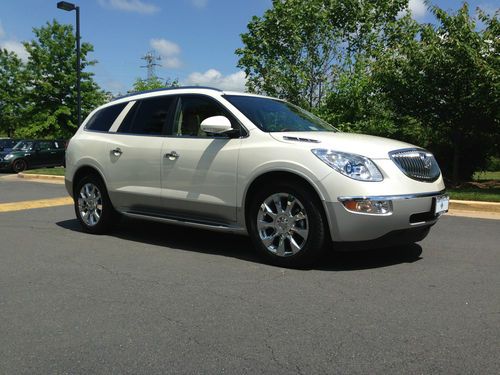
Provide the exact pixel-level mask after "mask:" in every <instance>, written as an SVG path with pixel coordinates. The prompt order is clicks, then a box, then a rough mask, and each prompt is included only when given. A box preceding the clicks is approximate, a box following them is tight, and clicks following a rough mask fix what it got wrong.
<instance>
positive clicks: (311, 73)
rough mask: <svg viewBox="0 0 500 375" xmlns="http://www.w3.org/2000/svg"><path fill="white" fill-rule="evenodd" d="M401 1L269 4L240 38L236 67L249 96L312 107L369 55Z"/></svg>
mask: <svg viewBox="0 0 500 375" xmlns="http://www.w3.org/2000/svg"><path fill="white" fill-rule="evenodd" d="M406 5H407V0H390V1H389V0H375V1H368V0H361V1H360V0H273V6H272V8H271V9H269V10H267V11H266V12H265V13H264V15H263V17H253V18H252V20H251V21H250V23H249V24H248V32H247V33H245V34H242V35H241V38H242V41H243V44H244V47H243V48H240V49H237V50H236V54H237V55H238V56H239V57H240V59H239V62H238V67H240V68H243V69H244V70H245V73H246V75H247V78H248V80H247V88H248V90H249V91H250V92H257V93H265V94H268V95H272V96H278V97H281V98H284V99H287V100H288V101H291V102H292V103H295V104H298V105H302V106H305V107H308V108H317V107H319V105H320V104H321V103H322V100H323V97H324V94H325V93H328V92H330V91H331V90H332V89H333V88H334V87H336V85H337V81H338V79H339V77H340V76H341V75H342V73H344V72H346V71H350V69H351V68H352V67H353V66H354V63H355V62H356V60H357V58H358V56H361V55H370V54H371V51H372V49H374V48H375V46H376V45H377V44H379V43H380V42H381V40H382V39H383V37H384V30H385V29H386V28H387V27H389V26H390V24H392V23H393V22H395V20H396V19H397V14H398V12H399V11H401V10H402V9H403V8H404V7H405V6H406Z"/></svg>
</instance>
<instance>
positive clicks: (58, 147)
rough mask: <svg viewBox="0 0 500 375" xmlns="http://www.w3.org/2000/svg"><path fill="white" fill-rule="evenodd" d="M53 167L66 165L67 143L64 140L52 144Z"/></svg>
mask: <svg viewBox="0 0 500 375" xmlns="http://www.w3.org/2000/svg"><path fill="white" fill-rule="evenodd" d="M52 151H53V154H52V156H53V157H52V165H53V166H57V165H63V164H64V155H65V153H66V150H65V142H64V141H62V140H57V141H53V142H52Z"/></svg>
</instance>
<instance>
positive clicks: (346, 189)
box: [66, 88, 444, 241]
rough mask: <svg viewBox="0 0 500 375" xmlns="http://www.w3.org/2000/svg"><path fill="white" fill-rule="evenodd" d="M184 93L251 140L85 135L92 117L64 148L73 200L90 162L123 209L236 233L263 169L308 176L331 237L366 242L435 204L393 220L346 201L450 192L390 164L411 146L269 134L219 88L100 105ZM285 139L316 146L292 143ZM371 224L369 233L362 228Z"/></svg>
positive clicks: (423, 202) (401, 210) (408, 209)
mask: <svg viewBox="0 0 500 375" xmlns="http://www.w3.org/2000/svg"><path fill="white" fill-rule="evenodd" d="M178 94H202V95H205V96H210V97H211V98H213V99H215V100H216V101H218V102H219V103H221V104H222V105H223V106H224V107H225V108H226V109H227V110H228V111H229V112H230V113H231V114H232V115H233V116H234V117H235V118H237V119H238V121H239V122H240V124H242V126H243V127H244V128H245V129H246V131H247V133H248V135H247V136H245V137H241V138H236V139H235V138H233V139H216V138H195V137H191V138H190V137H172V136H165V137H161V136H138V135H122V134H118V133H112V132H111V133H100V132H91V131H87V130H85V129H84V127H85V124H86V122H87V121H88V119H87V120H86V121H85V122H84V123H83V124H82V126H81V127H80V128H79V130H78V131H77V133H76V134H75V136H74V137H73V138H72V140H71V142H70V144H69V146H68V150H67V160H66V163H67V169H66V185H67V188H68V191H69V192H70V194H72V186H73V179H74V176H75V173H77V171H78V170H79V168H81V167H83V166H88V167H92V168H94V169H96V170H97V171H98V172H99V174H100V175H101V176H102V178H103V180H104V182H105V184H106V186H107V188H108V190H109V194H110V197H111V200H112V202H113V204H114V206H115V208H116V209H117V210H119V211H122V212H127V211H140V212H142V211H143V210H146V211H147V210H151V211H157V212H158V213H159V214H163V213H169V214H172V215H173V216H175V217H182V218H184V219H185V218H188V219H193V220H199V221H202V222H211V221H213V222H217V223H224V224H225V225H228V227H230V228H233V229H234V228H239V229H240V230H242V231H245V228H246V224H245V212H244V209H245V201H246V199H248V197H247V191H248V188H249V186H250V185H251V183H252V182H253V181H254V180H255V179H256V178H258V177H259V176H262V175H263V174H266V173H270V172H277V171H280V172H287V173H290V174H294V175H296V176H299V177H301V178H302V179H304V180H305V181H307V182H308V183H309V184H310V185H311V187H312V188H313V189H314V190H315V191H316V193H317V194H318V197H319V199H320V200H321V201H322V203H323V206H324V209H325V215H326V217H327V220H328V223H329V225H330V233H331V236H332V239H333V240H334V241H363V240H371V239H375V238H377V237H380V236H383V235H384V234H386V233H388V232H390V231H392V230H398V229H405V228H410V227H411V226H412V225H410V223H409V222H408V217H409V216H410V215H411V214H412V213H415V212H414V211H415V210H417V211H418V210H428V209H430V205H431V202H432V198H425V199H424V198H420V199H418V200H416V201H415V200H413V203H412V202H410V201H411V200H406V202H405V203H404V204H403V203H397V204H395V205H394V208H395V212H394V214H393V215H391V216H390V217H377V216H369V217H367V216H362V215H359V214H354V213H352V212H348V211H347V210H346V209H345V208H344V206H343V205H342V204H341V203H340V202H339V200H338V198H339V197H346V196H358V197H359V196H363V197H364V196H388V195H412V194H422V193H424V194H427V193H436V194H438V193H439V192H441V191H442V190H444V182H443V179H442V177H441V176H440V177H439V178H438V179H437V180H436V181H434V182H430V183H429V182H421V181H417V180H413V179H411V178H409V177H407V176H406V175H404V174H403V173H402V172H401V170H399V168H398V167H397V166H396V164H395V163H394V162H393V161H392V160H391V159H390V158H389V155H388V153H389V152H390V151H394V150H398V149H405V148H414V147H415V146H413V145H410V144H407V143H404V142H399V141H395V140H391V139H386V138H380V137H373V136H367V135H360V134H348V133H329V132H286V133H265V132H263V131H261V130H260V129H258V128H257V127H256V126H255V125H254V124H253V123H252V122H251V121H250V120H249V119H248V118H246V117H245V116H244V115H243V114H242V113H240V112H239V111H238V110H237V109H236V108H235V107H234V106H233V105H231V103H229V102H228V101H227V100H225V99H224V94H225V93H224V92H221V91H218V90H212V89H202V88H200V89H193V88H190V89H188V88H185V89H176V90H167V91H159V92H152V93H145V94H140V95H135V96H132V97H128V98H123V99H119V100H117V101H114V102H112V103H109V104H106V105H105V106H103V107H106V106H109V105H114V104H118V103H123V102H131V101H137V100H141V99H144V98H148V97H154V96H160V95H178ZM238 95H240V94H239V93H238ZM244 95H249V94H244ZM101 108H102V107H101ZM127 108H129V107H127ZM94 112H95V111H94ZM94 112H93V113H94ZM93 113H92V114H93ZM92 114H91V115H89V118H90V117H91V116H92ZM122 117H123V116H122ZM117 127H118V124H117V123H115V124H113V131H116V129H117ZM284 136H287V137H300V138H308V139H312V140H316V141H317V142H300V141H292V140H287V139H285V138H283V137H284ZM116 147H119V148H120V149H121V151H122V154H121V155H120V156H118V157H117V156H113V154H112V152H111V150H113V149H115V148H116ZM314 148H326V149H332V150H336V151H341V152H347V153H353V154H358V155H363V156H365V157H368V158H370V159H372V160H373V162H374V163H375V164H376V165H377V167H378V168H379V170H380V171H381V173H382V175H383V177H384V180H383V181H381V182H362V181H357V180H354V179H351V178H348V177H346V176H344V175H341V174H340V173H338V172H336V171H334V170H333V169H332V168H331V167H329V166H328V165H327V164H325V163H324V162H323V161H321V160H320V159H319V158H318V157H316V156H315V155H314V154H313V153H312V152H311V150H312V149H314ZM172 151H175V152H176V153H177V154H178V157H177V158H175V159H173V160H171V159H169V158H168V157H166V156H165V155H166V154H168V153H171V152H172ZM432 223H433V222H431V224H432ZM428 224H429V223H428ZM367 226H369V230H365V229H363V228H367Z"/></svg>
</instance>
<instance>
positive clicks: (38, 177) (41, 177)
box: [17, 173, 64, 182]
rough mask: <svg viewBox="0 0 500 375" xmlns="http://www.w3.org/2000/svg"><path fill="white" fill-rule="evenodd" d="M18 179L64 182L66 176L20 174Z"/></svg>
mask: <svg viewBox="0 0 500 375" xmlns="http://www.w3.org/2000/svg"><path fill="white" fill-rule="evenodd" d="M17 177H18V178H24V179H25V180H49V181H54V182H55V181H57V182H64V176H54V175H50V174H28V173H18V174H17Z"/></svg>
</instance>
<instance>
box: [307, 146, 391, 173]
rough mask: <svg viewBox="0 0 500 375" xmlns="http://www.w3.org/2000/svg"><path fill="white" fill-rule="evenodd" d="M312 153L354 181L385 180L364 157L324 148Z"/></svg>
mask: <svg viewBox="0 0 500 375" xmlns="http://www.w3.org/2000/svg"><path fill="white" fill-rule="evenodd" d="M311 151H312V153H313V154H314V155H316V156H317V157H318V158H319V159H320V160H322V161H323V162H325V163H326V164H328V165H329V166H330V167H332V168H333V169H335V170H336V171H337V172H339V173H342V174H343V175H344V176H347V177H350V178H352V179H354V180H360V181H382V180H383V179H384V177H383V176H382V173H380V171H379V170H378V168H377V166H376V165H375V164H374V163H373V162H372V161H371V160H370V159H368V158H365V157H364V156H361V155H355V154H348V153H346V152H340V151H333V150H327V149H324V148H315V149H313V150H311Z"/></svg>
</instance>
